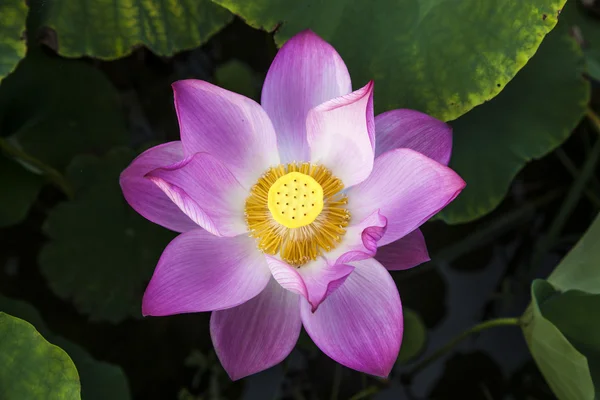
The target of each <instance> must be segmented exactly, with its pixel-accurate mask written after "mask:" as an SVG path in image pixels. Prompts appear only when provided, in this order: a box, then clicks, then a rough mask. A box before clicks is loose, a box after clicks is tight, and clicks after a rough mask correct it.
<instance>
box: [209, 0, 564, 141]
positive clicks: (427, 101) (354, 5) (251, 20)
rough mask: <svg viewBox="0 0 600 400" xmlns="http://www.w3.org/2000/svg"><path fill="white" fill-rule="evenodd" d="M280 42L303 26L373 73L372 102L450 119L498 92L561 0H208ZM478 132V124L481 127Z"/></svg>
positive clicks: (351, 64)
mask: <svg viewBox="0 0 600 400" xmlns="http://www.w3.org/2000/svg"><path fill="white" fill-rule="evenodd" d="M213 1H215V2H216V3H217V4H220V5H222V6H224V7H226V8H228V9H229V10H230V11H232V12H233V13H235V14H238V15H240V16H241V17H242V18H243V19H244V20H245V21H246V22H247V23H248V24H250V25H251V26H253V27H256V28H263V29H266V30H268V31H275V40H276V41H277V43H278V44H280V45H281V44H283V43H284V42H285V41H286V40H287V39H289V38H290V37H291V36H293V35H294V34H296V33H298V32H299V31H301V30H304V29H307V28H310V29H312V30H313V31H315V32H316V33H317V34H319V35H321V36H322V37H323V38H324V39H326V40H328V41H329V42H330V43H331V44H332V45H333V46H334V47H335V48H336V49H337V50H338V51H339V52H340V54H341V56H342V57H343V58H344V60H345V61H346V63H347V65H348V68H349V70H350V73H351V75H352V78H353V81H354V82H355V86H358V85H364V84H365V83H366V82H367V81H368V80H370V79H374V80H375V87H376V92H377V93H376V96H375V106H376V108H377V109H379V110H389V109H393V108H399V107H403V108H413V109H417V110H421V111H425V112H427V113H429V114H432V115H434V116H436V117H438V118H440V119H443V120H451V119H454V118H457V117H459V116H460V115H462V114H464V113H466V112H467V111H469V110H470V109H471V108H473V107H475V106H476V105H478V104H481V103H483V102H484V101H486V100H489V99H491V98H493V97H494V96H495V95H497V94H498V93H499V92H500V91H501V90H502V89H503V87H504V86H505V85H506V84H507V83H508V81H510V80H511V79H512V78H513V77H514V75H515V74H516V73H517V71H518V70H519V69H521V68H522V67H523V66H524V65H525V63H526V62H527V60H528V59H529V58H530V57H531V56H532V55H533V54H534V53H535V51H536V50H537V48H538V46H539V44H540V42H541V40H542V39H543V37H544V35H546V34H547V33H548V32H549V31H550V30H551V29H552V28H553V27H554V25H555V24H556V21H557V14H558V12H559V10H560V9H561V8H562V6H563V4H564V3H565V0H528V1H515V0H486V1H482V0H461V1H448V0H419V1H417V0H372V1H364V0H330V1H322V0H306V1H289V0H254V1H247V0H213ZM479 134H481V135H482V136H484V137H485V136H486V133H485V132H479Z"/></svg>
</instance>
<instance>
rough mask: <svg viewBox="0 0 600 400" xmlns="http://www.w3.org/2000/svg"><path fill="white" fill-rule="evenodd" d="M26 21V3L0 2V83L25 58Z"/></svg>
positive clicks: (16, 0)
mask: <svg viewBox="0 0 600 400" xmlns="http://www.w3.org/2000/svg"><path fill="white" fill-rule="evenodd" d="M26 19H27V5H26V4H25V1H23V0H2V1H0V82H1V81H2V78H4V77H5V76H6V75H8V74H10V73H11V72H12V71H13V70H14V69H15V67H16V66H17V64H18V63H19V61H21V59H22V58H23V57H25V21H26Z"/></svg>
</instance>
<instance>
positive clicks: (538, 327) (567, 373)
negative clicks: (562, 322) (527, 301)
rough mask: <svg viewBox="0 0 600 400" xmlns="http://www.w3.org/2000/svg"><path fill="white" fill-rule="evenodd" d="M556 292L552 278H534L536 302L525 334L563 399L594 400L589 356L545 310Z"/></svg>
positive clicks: (526, 319) (525, 323) (526, 321)
mask: <svg viewBox="0 0 600 400" xmlns="http://www.w3.org/2000/svg"><path fill="white" fill-rule="evenodd" d="M555 295H557V292H556V291H555V289H554V288H553V287H552V285H550V284H549V283H548V282H546V281H544V280H536V281H534V282H533V285H532V287H531V298H532V302H531V305H530V306H529V308H528V309H527V311H526V313H525V315H524V316H523V318H522V320H523V324H522V326H523V334H524V335H525V339H526V340H527V344H528V345H529V350H530V351H531V354H532V355H533V358H534V359H535V361H536V363H537V365H538V367H539V368H540V371H541V372H542V374H543V375H544V377H545V378H546V381H547V382H548V385H549V386H550V388H551V389H552V391H553V392H554V394H556V396H557V397H558V398H559V399H560V400H575V399H577V400H580V399H581V400H592V399H594V384H593V382H592V377H591V375H590V371H589V368H588V361H587V359H586V357H585V356H584V355H583V354H582V353H580V352H579V351H578V350H577V349H576V348H575V347H574V346H573V345H572V344H571V343H570V342H569V340H568V339H567V338H566V337H565V335H563V333H562V332H561V331H560V330H559V329H558V328H557V327H556V326H555V325H554V324H553V323H552V322H551V321H550V320H548V319H547V318H546V316H545V315H544V314H543V313H542V311H541V307H543V305H544V302H546V301H548V300H549V299H551V298H552V297H553V296H555Z"/></svg>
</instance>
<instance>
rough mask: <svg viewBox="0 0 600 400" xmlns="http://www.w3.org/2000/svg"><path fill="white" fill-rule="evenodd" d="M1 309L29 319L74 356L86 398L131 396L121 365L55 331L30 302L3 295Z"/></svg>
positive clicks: (122, 398)
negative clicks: (87, 349)
mask: <svg viewBox="0 0 600 400" xmlns="http://www.w3.org/2000/svg"><path fill="white" fill-rule="evenodd" d="M0 311H2V312H5V313H7V314H10V315H13V316H16V317H18V318H21V319H23V320H26V321H27V322H29V323H30V324H32V325H33V326H34V327H35V329H36V330H37V331H38V332H40V334H42V335H44V337H45V338H46V339H47V340H48V341H49V342H51V343H52V344H55V345H57V346H60V347H61V348H62V349H63V350H64V351H65V352H66V353H67V354H68V355H69V356H70V357H71V359H72V360H73V362H74V363H75V366H76V367H77V371H78V372H79V376H80V378H81V396H82V397H83V398H84V399H85V400H106V399H110V400H129V399H130V396H129V385H128V383H127V378H125V374H124V373H123V370H122V369H121V368H120V367H118V366H116V365H112V364H109V363H105V362H102V361H98V360H96V359H94V358H92V356H90V354H89V353H88V352H87V351H86V350H85V349H84V348H83V347H81V346H79V345H77V344H75V343H73V342H70V341H68V340H67V339H65V338H63V337H61V336H57V335H54V334H52V332H50V330H49V329H48V327H47V326H46V324H45V323H44V320H43V319H42V316H41V315H40V314H39V313H38V311H37V310H36V309H35V308H33V307H32V306H31V305H30V304H28V303H25V302H24V301H19V300H13V299H9V298H7V297H4V296H1V295H0Z"/></svg>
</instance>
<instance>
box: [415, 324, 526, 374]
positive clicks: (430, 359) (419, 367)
mask: <svg viewBox="0 0 600 400" xmlns="http://www.w3.org/2000/svg"><path fill="white" fill-rule="evenodd" d="M514 325H519V318H496V319H491V320H489V321H485V322H482V323H480V324H477V325H475V326H474V327H472V328H470V329H467V330H466V331H464V332H463V333H461V334H460V335H458V336H456V337H455V338H454V339H452V340H450V341H449V342H448V343H446V344H445V345H444V346H442V347H440V348H439V349H438V350H436V351H435V352H434V353H432V354H431V355H430V356H428V357H426V358H424V359H423V360H421V361H420V362H419V363H417V365H415V367H414V368H413V369H412V370H411V371H410V372H409V373H408V375H409V376H413V375H416V374H418V373H419V372H421V370H423V369H424V368H425V367H427V366H428V365H429V364H431V363H432V362H433V361H435V360H437V359H438V358H440V357H441V356H443V355H444V354H446V353H448V352H449V351H450V350H452V349H453V348H454V346H456V345H457V344H459V343H460V342H462V341H463V340H465V339H466V338H468V337H469V336H471V335H472V334H474V333H478V332H481V331H484V330H486V329H489V328H495V327H497V326H514Z"/></svg>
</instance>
